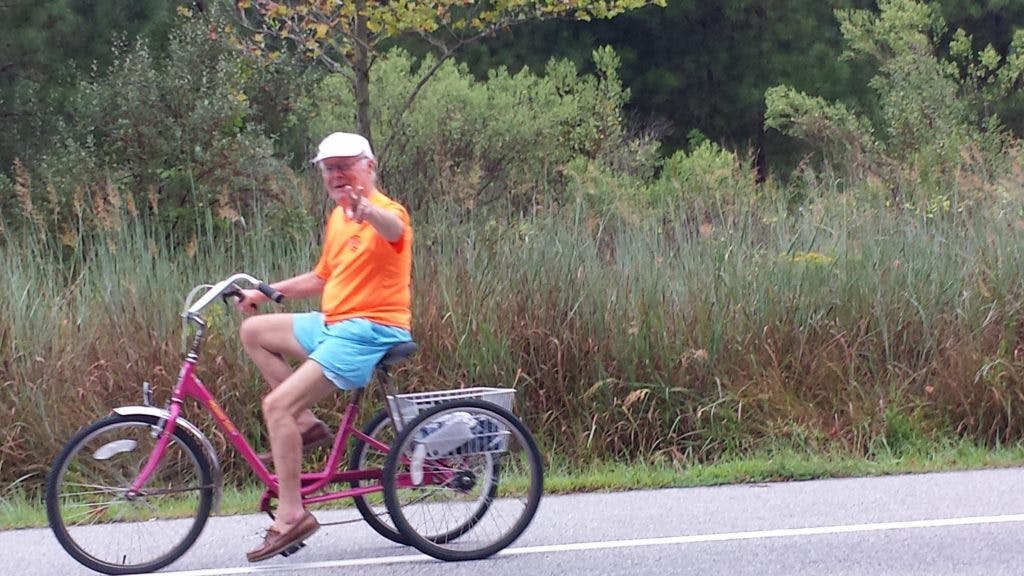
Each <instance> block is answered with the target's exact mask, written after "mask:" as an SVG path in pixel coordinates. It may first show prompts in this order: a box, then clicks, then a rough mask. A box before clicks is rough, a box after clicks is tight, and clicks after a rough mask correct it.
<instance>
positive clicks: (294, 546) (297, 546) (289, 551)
mask: <svg viewBox="0 0 1024 576" xmlns="http://www.w3.org/2000/svg"><path fill="white" fill-rule="evenodd" d="M305 547H306V543H305V542H299V543H298V544H292V545H291V546H289V547H287V548H285V549H284V550H282V551H281V552H280V554H281V556H284V557H285V558H287V557H289V556H291V555H292V554H295V553H296V552H298V551H299V550H302V549H303V548H305Z"/></svg>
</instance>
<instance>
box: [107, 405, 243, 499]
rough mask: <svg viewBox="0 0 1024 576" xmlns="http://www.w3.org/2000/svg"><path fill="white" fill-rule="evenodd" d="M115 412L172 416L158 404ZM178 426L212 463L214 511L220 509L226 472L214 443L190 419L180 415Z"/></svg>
mask: <svg viewBox="0 0 1024 576" xmlns="http://www.w3.org/2000/svg"><path fill="white" fill-rule="evenodd" d="M114 413H115V414H118V415H120V416H154V417H156V418H162V419H164V420H167V419H169V418H170V417H171V413H170V412H168V411H167V410H164V409H163V408H157V407H156V406H121V407H119V408H114ZM175 426H176V427H177V428H180V429H182V430H184V431H185V433H186V434H188V435H189V436H191V437H192V439H193V440H195V441H196V442H197V443H198V444H199V445H200V446H201V447H202V448H203V452H204V456H206V461H207V462H209V463H210V469H211V470H210V471H211V472H212V474H213V484H214V486H216V490H214V493H213V511H214V512H219V511H220V498H221V493H222V491H223V486H224V473H223V472H222V471H221V468H220V460H219V459H218V458H217V451H216V450H214V449H213V444H210V441H209V440H207V439H206V435H205V434H203V433H202V432H201V431H200V430H199V428H197V427H196V425H195V424H193V423H191V422H189V421H188V420H186V419H184V418H182V417H181V416H178V419H177V421H176V423H175Z"/></svg>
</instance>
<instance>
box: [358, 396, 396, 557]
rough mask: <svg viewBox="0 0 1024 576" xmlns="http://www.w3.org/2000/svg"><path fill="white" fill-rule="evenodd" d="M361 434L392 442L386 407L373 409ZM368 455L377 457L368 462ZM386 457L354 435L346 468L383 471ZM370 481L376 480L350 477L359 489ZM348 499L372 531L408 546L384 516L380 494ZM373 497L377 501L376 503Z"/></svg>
mask: <svg viewBox="0 0 1024 576" xmlns="http://www.w3.org/2000/svg"><path fill="white" fill-rule="evenodd" d="M363 434H366V435H367V436H369V437H371V438H375V439H377V440H380V441H381V442H384V443H386V444H388V445H390V444H391V443H392V442H393V441H394V426H393V425H392V423H391V417H390V416H389V415H388V412H387V410H381V411H380V412H377V414H375V415H374V416H373V418H371V419H370V421H369V422H367V423H366V425H365V426H363ZM371 458H375V459H378V462H375V463H374V464H370V463H369V461H370V459H371ZM386 459H387V453H385V452H381V451H380V450H376V449H374V447H373V446H371V445H369V444H367V443H366V442H365V441H363V439H362V438H359V437H358V436H357V437H356V441H355V444H353V445H352V457H351V459H350V461H349V466H348V469H349V470H366V469H367V468H369V467H371V466H373V465H376V466H377V467H379V468H380V469H381V470H383V469H384V462H385V460H386ZM374 482H377V483H379V480H377V481H375V480H362V481H360V480H354V481H352V487H353V488H360V487H363V486H369V485H372V484H373V483H374ZM352 500H353V501H355V504H356V508H357V509H358V510H359V514H360V515H362V517H363V520H365V521H366V523H367V524H369V525H370V528H373V530H374V531H375V532H376V533H378V534H380V535H381V536H383V537H385V538H387V539H388V540H391V541H392V542H396V543H398V544H403V545H408V542H407V541H406V539H405V537H404V536H402V534H401V533H399V532H398V529H397V528H395V525H394V523H393V522H392V521H391V518H390V516H388V512H387V507H386V506H385V504H384V501H383V497H382V495H376V494H374V495H367V496H353V497H352ZM377 500H379V502H378V501H377Z"/></svg>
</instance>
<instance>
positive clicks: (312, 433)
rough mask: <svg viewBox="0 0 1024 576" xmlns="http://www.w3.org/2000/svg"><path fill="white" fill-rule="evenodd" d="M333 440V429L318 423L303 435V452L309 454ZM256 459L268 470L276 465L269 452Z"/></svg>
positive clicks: (261, 453)
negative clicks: (272, 465)
mask: <svg viewBox="0 0 1024 576" xmlns="http://www.w3.org/2000/svg"><path fill="white" fill-rule="evenodd" d="M332 440H334V437H333V436H332V434H331V427H330V426H328V425H327V424H324V423H323V422H317V423H316V425H314V426H313V427H312V428H310V429H309V430H306V431H305V432H303V433H302V451H303V452H309V451H310V450H312V449H314V448H317V447H319V446H326V445H328V444H330V443H331V441H332ZM256 457H257V458H259V459H260V462H263V465H264V466H266V467H267V468H270V465H271V464H273V463H274V455H273V453H271V452H269V451H268V452H260V453H259V454H257V455H256Z"/></svg>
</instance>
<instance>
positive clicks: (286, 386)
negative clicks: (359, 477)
mask: <svg viewBox="0 0 1024 576" xmlns="http://www.w3.org/2000/svg"><path fill="white" fill-rule="evenodd" d="M337 390H338V388H337V387H336V386H335V385H334V384H333V383H331V381H330V380H328V379H327V378H325V377H324V373H323V369H322V368H321V367H320V365H319V364H317V363H316V362H313V361H312V360H307V361H306V362H304V363H303V364H302V365H301V366H299V368H298V369H297V370H295V372H294V373H293V374H292V375H291V377H289V378H287V379H285V381H284V382H282V383H281V384H280V385H279V386H277V387H276V388H275V389H274V390H273V391H272V392H271V393H270V394H268V395H267V397H266V398H264V399H263V418H264V419H265V420H266V422H267V431H268V432H269V434H270V449H271V452H272V453H273V454H274V469H275V470H276V471H277V481H278V492H277V493H278V506H277V512H276V514H275V518H274V525H273V526H272V528H274V529H275V530H277V531H279V532H281V533H284V532H286V531H287V530H288V529H289V528H291V527H292V526H293V525H294V524H296V523H297V522H298V521H299V520H300V519H301V518H302V516H303V507H302V496H301V494H300V492H299V488H300V484H299V474H300V473H301V470H302V439H301V437H300V428H299V425H298V420H297V418H298V415H299V414H302V413H303V412H308V411H309V408H310V407H311V406H313V405H314V404H316V403H317V402H318V401H320V400H322V399H323V398H325V397H326V396H329V395H330V394H331V393H333V392H336V391H337Z"/></svg>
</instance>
